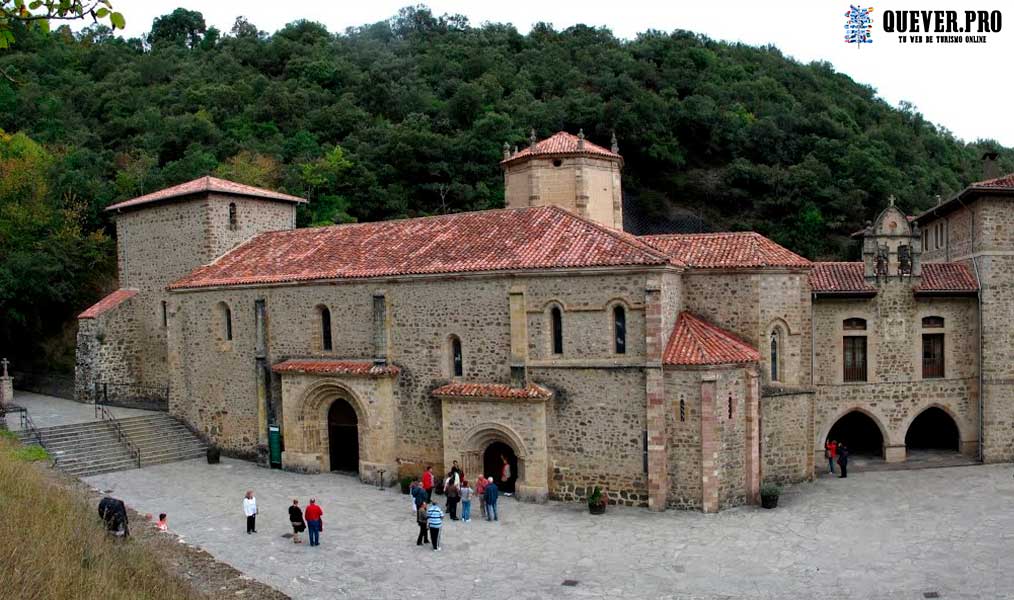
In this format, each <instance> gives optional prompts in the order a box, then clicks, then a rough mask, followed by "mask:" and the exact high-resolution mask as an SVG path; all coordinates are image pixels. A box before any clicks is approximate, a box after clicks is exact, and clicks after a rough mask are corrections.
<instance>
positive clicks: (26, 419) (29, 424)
mask: <svg viewBox="0 0 1014 600" xmlns="http://www.w3.org/2000/svg"><path fill="white" fill-rule="evenodd" d="M21 430H22V431H27V432H29V433H31V434H32V437H33V438H35V443H36V444H38V445H39V446H41V447H42V449H43V450H45V451H46V452H47V453H48V454H49V457H50V459H51V462H50V465H52V466H54V467H55V466H56V463H57V461H58V460H59V459H58V457H57V456H56V454H53V453H52V452H49V448H46V443H45V442H43V441H42V432H41V431H39V428H38V427H36V426H35V423H34V422H33V421H32V417H30V416H28V410H27V409H24V408H22V409H21Z"/></svg>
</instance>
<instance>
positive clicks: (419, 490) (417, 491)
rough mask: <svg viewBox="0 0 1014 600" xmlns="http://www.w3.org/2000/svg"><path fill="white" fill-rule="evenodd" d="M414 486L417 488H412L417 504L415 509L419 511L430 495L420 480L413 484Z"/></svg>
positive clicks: (413, 497)
mask: <svg viewBox="0 0 1014 600" xmlns="http://www.w3.org/2000/svg"><path fill="white" fill-rule="evenodd" d="M413 485H414V486H415V487H413V488H412V501H413V502H414V503H415V509H416V510H419V507H420V506H422V505H423V504H425V503H426V502H427V501H428V498H427V496H428V494H427V493H426V490H425V489H424V488H423V486H422V484H421V483H419V480H418V479H417V480H415V481H414V482H413Z"/></svg>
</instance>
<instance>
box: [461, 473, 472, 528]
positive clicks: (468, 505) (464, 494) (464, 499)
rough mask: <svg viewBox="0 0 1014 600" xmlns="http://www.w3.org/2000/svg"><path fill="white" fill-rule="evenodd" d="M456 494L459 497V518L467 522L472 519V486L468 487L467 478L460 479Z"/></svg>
mask: <svg viewBox="0 0 1014 600" xmlns="http://www.w3.org/2000/svg"><path fill="white" fill-rule="evenodd" d="M458 495H459V496H460V497H461V520H462V521H464V522H465V523H468V522H469V521H471V520H472V488H471V487H469V485H468V481H467V480H465V479H462V480H461V488H460V489H459V490H458Z"/></svg>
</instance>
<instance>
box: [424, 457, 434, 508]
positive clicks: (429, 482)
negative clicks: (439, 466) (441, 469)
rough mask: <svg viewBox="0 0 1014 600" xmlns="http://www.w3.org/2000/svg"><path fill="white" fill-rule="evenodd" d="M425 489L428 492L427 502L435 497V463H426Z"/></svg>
mask: <svg viewBox="0 0 1014 600" xmlns="http://www.w3.org/2000/svg"><path fill="white" fill-rule="evenodd" d="M422 486H423V491H425V492H426V502H429V501H431V500H432V499H433V465H426V470H425V471H424V472H423V478H422Z"/></svg>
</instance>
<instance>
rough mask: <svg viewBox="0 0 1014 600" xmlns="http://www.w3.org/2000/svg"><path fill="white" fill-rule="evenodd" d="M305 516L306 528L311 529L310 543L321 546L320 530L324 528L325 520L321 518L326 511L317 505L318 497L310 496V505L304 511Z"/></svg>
mask: <svg viewBox="0 0 1014 600" xmlns="http://www.w3.org/2000/svg"><path fill="white" fill-rule="evenodd" d="M303 516H304V517H305V518H306V528H307V529H309V530H310V534H309V536H310V545H311V546H319V545H320V531H321V529H323V528H324V521H323V519H321V517H323V516H324V511H323V510H321V508H320V506H318V505H317V499H316V498H310V505H309V506H307V507H306V510H305V511H303Z"/></svg>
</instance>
